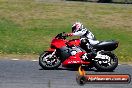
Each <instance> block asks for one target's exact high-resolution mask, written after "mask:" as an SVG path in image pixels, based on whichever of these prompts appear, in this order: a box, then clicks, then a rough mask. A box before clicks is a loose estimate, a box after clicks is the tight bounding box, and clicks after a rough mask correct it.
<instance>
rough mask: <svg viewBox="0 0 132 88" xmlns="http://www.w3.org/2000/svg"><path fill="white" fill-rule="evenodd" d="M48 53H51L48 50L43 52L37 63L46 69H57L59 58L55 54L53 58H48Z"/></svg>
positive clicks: (59, 62) (59, 63)
mask: <svg viewBox="0 0 132 88" xmlns="http://www.w3.org/2000/svg"><path fill="white" fill-rule="evenodd" d="M50 55H51V53H50V52H43V53H42V54H41V55H40V57H39V65H40V66H41V67H42V68H43V69H46V70H51V69H57V68H58V67H59V66H60V65H61V61H60V59H58V58H57V57H56V56H54V58H48V56H50ZM46 57H47V58H46ZM52 64H53V65H52Z"/></svg>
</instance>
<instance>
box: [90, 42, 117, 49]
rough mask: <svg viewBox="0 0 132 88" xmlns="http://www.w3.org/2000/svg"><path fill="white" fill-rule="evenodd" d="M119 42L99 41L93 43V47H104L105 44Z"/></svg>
mask: <svg viewBox="0 0 132 88" xmlns="http://www.w3.org/2000/svg"><path fill="white" fill-rule="evenodd" d="M116 43H117V42H116V41H114V40H109V41H100V42H99V43H97V44H95V45H92V46H93V47H96V48H97V47H103V46H109V45H115V44H116Z"/></svg>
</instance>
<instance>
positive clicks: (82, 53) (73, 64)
mask: <svg viewBox="0 0 132 88" xmlns="http://www.w3.org/2000/svg"><path fill="white" fill-rule="evenodd" d="M67 37H68V36H66V35H65V33H64V32H63V33H59V34H58V35H57V36H56V37H54V38H53V40H52V41H51V45H50V49H49V50H47V51H44V52H43V53H42V54H41V55H40V57H39V65H40V66H41V67H42V68H43V69H57V68H58V67H59V66H60V65H61V64H62V67H66V68H75V69H76V68H77V67H79V66H80V65H82V66H84V67H86V68H88V67H95V68H96V69H97V70H98V71H113V70H114V69H115V68H116V67H117V66H118V58H117V56H116V55H115V54H114V53H113V51H114V50H115V49H116V48H117V47H118V42H117V41H114V40H110V41H100V42H99V43H98V44H95V45H91V47H92V48H91V49H92V50H94V51H95V52H96V56H91V58H88V55H87V52H86V50H85V49H83V48H82V47H81V46H80V43H81V41H80V39H72V40H66V38H67Z"/></svg>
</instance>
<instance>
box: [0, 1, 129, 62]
mask: <svg viewBox="0 0 132 88" xmlns="http://www.w3.org/2000/svg"><path fill="white" fill-rule="evenodd" d="M75 21H81V22H83V23H84V25H85V26H86V27H87V28H90V30H91V31H92V32H93V33H94V34H95V35H96V37H97V39H98V40H110V39H116V40H118V41H119V42H120V44H119V47H118V48H117V50H116V51H115V53H116V54H117V55H118V57H119V60H120V61H132V58H131V57H132V46H131V45H132V39H131V38H132V6H131V5H126V4H97V3H89V2H87V3H86V2H63V1H62V2H38V1H37V0H28V1H27V0H22V1H20V0H0V53H1V54H20V55H21V54H40V53H41V52H42V51H43V50H46V49H47V48H48V47H49V44H50V41H51V39H52V37H54V36H55V35H56V34H58V33H60V32H63V31H65V32H70V31H71V25H72V23H73V22H75Z"/></svg>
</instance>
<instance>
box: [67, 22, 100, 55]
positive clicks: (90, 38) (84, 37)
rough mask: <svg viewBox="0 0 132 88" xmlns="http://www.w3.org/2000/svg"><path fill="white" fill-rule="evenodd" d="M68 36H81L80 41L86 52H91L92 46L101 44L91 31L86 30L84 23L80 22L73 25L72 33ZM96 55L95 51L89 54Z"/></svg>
mask: <svg viewBox="0 0 132 88" xmlns="http://www.w3.org/2000/svg"><path fill="white" fill-rule="evenodd" d="M66 35H67V36H80V41H81V44H80V46H81V47H82V48H83V49H84V50H86V52H89V51H90V50H92V49H91V47H90V45H95V44H97V43H99V41H98V40H96V38H95V36H94V35H93V34H92V32H91V31H90V30H88V29H87V28H85V27H84V26H83V24H82V23H80V22H75V23H74V24H73V25H72V33H67V34H66ZM91 54H92V55H93V54H95V53H94V51H92V52H91V53H88V56H92V55H91Z"/></svg>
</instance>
